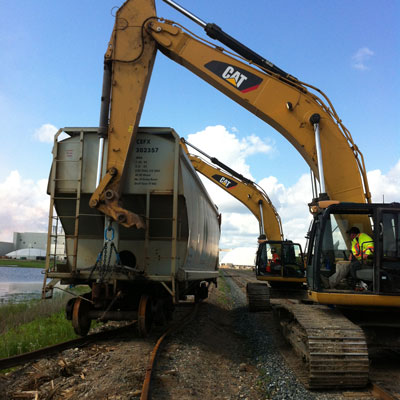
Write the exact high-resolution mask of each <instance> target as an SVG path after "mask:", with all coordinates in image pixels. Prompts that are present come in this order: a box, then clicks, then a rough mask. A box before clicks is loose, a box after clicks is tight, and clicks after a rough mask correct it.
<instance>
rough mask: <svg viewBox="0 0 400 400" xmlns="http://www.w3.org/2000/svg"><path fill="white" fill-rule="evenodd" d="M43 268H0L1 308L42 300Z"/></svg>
mask: <svg viewBox="0 0 400 400" xmlns="http://www.w3.org/2000/svg"><path fill="white" fill-rule="evenodd" d="M42 272H43V270H42V269H41V268H18V267H15V266H12V265H10V266H0V306H1V305H2V304H6V303H9V302H13V303H20V302H24V301H28V300H31V299H40V297H41V291H42V285H43V274H42Z"/></svg>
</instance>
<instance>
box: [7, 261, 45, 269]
mask: <svg viewBox="0 0 400 400" xmlns="http://www.w3.org/2000/svg"><path fill="white" fill-rule="evenodd" d="M45 263H46V261H45V260H14V259H1V260H0V267H2V266H10V265H12V266H13V267H20V268H42V269H44V266H45Z"/></svg>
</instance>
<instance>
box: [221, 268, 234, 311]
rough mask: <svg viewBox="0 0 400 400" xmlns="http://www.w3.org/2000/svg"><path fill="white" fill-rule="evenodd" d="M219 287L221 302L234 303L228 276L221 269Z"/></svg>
mask: <svg viewBox="0 0 400 400" xmlns="http://www.w3.org/2000/svg"><path fill="white" fill-rule="evenodd" d="M218 289H219V293H220V295H219V296H218V301H219V302H221V303H222V304H226V305H230V304H231V303H232V299H231V296H230V294H231V288H230V286H229V285H228V284H227V283H226V278H225V276H224V274H223V272H222V271H219V277H218Z"/></svg>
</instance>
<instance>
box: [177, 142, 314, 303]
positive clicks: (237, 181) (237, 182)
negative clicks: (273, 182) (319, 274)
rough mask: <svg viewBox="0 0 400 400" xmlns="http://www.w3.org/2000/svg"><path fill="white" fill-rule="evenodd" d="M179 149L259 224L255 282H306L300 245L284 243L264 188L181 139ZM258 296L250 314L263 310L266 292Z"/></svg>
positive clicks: (295, 284)
mask: <svg viewBox="0 0 400 400" xmlns="http://www.w3.org/2000/svg"><path fill="white" fill-rule="evenodd" d="M188 146H189V147H192V148H193V149H195V150H196V151H197V152H199V153H200V154H201V155H202V156H204V157H205V158H207V159H208V160H209V162H207V161H205V160H204V159H203V158H201V157H199V156H198V155H195V154H193V153H191V152H190V151H189V149H188ZM181 147H182V148H183V150H184V151H185V153H186V154H187V156H188V158H189V160H190V161H191V163H192V165H193V167H194V169H195V170H196V171H197V172H199V173H201V174H202V175H203V176H205V177H206V178H208V179H209V180H210V181H211V182H213V183H215V184H216V185H217V186H219V187H220V188H221V189H223V190H224V191H225V192H227V193H229V194H230V195H231V196H233V197H235V198H236V199H237V200H239V201H240V202H241V203H242V204H244V205H245V206H246V207H247V208H248V209H249V210H250V211H251V212H252V214H253V215H254V216H255V217H256V219H257V221H258V222H259V232H260V236H259V237H260V238H261V237H265V239H263V240H260V241H259V242H260V243H259V247H258V251H257V257H256V277H257V280H259V281H266V282H269V285H270V286H275V287H280V288H285V289H291V288H293V287H302V286H303V283H305V281H306V279H305V264H304V257H303V252H302V249H301V245H300V244H299V243H293V242H292V241H291V240H284V235H283V231H282V222H281V218H280V216H279V214H278V212H277V211H276V209H275V207H274V205H273V204H272V202H271V200H270V198H269V197H268V195H267V193H266V192H265V191H264V189H263V188H261V187H260V186H259V185H257V184H256V183H255V182H253V181H251V180H250V179H248V178H246V177H244V176H243V175H242V174H239V173H238V172H236V171H234V170H233V169H232V168H230V167H229V166H228V165H226V164H224V163H222V162H221V161H219V160H218V159H217V158H215V157H211V156H209V155H208V154H206V153H205V152H204V151H202V150H201V149H199V148H198V147H196V146H194V145H193V144H190V143H189V142H188V141H187V140H186V139H184V138H181ZM212 164H214V165H212ZM249 285H250V286H249V287H253V290H256V291H257V290H258V291H260V290H261V292H263V290H262V289H264V287H262V288H261V289H260V288H259V286H258V285H254V284H249ZM262 295H263V298H262V299H261V300H260V299H259V298H258V299H257V301H256V302H255V303H254V304H253V302H252V301H251V299H250V302H251V304H250V308H251V309H254V311H256V310H257V307H260V308H261V309H263V307H264V304H265V302H268V299H269V292H268V291H267V292H266V293H263V294H262Z"/></svg>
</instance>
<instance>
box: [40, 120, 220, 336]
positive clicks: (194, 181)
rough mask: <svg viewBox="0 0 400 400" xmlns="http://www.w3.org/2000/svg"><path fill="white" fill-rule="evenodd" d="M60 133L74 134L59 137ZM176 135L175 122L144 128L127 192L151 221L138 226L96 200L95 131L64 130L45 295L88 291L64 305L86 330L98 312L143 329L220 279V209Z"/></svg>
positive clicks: (53, 179) (54, 173)
mask: <svg viewBox="0 0 400 400" xmlns="http://www.w3.org/2000/svg"><path fill="white" fill-rule="evenodd" d="M62 133H63V134H64V135H65V134H66V136H67V138H66V139H63V140H60V138H61V137H62V136H61V134H62ZM179 141H180V138H179V136H178V135H177V134H176V132H175V131H174V130H172V129H170V128H139V131H138V134H137V137H136V139H135V143H134V146H133V149H132V151H131V152H130V153H129V157H128V160H127V167H126V170H125V176H124V183H123V189H122V193H121V200H122V203H123V207H124V208H125V209H128V210H130V211H132V212H134V213H136V214H138V215H140V216H141V218H142V220H143V221H144V223H145V228H143V229H137V228H136V227H132V228H126V227H123V226H122V225H118V224H117V223H116V222H111V221H110V220H109V219H108V217H107V218H106V217H105V216H104V215H103V214H102V213H100V212H99V211H97V210H96V209H93V208H91V207H89V199H90V197H91V195H92V193H93V192H94V190H95V189H96V179H97V178H96V175H97V172H96V171H97V168H98V148H99V138H98V134H97V128H65V129H62V130H60V131H59V132H58V133H57V135H56V138H55V142H54V148H53V163H52V168H51V172H50V178H49V184H48V193H49V194H50V196H51V205H50V214H49V232H48V255H47V259H46V270H45V281H44V286H43V297H51V295H52V292H53V288H54V285H55V283H56V282H57V281H59V282H60V283H61V284H64V285H88V286H89V287H90V288H91V292H90V293H88V294H85V295H84V296H78V297H75V298H73V299H71V300H70V301H69V303H68V305H67V310H66V313H67V318H69V319H71V320H72V324H73V326H74V329H75V331H76V332H77V333H78V334H80V335H85V334H86V333H87V332H88V330H89V328H90V323H91V320H92V319H101V320H130V319H136V318H138V321H139V330H140V331H141V333H142V334H144V335H145V334H147V332H148V330H149V329H150V327H151V325H152V323H153V322H154V321H158V322H162V321H165V318H167V317H168V316H170V314H171V310H172V308H173V305H174V304H176V303H177V302H179V301H180V300H184V299H186V296H187V295H194V296H195V299H201V298H205V297H207V292H208V286H209V284H210V283H211V282H216V278H217V276H218V252H219V251H218V245H219V236H220V216H219V213H218V210H217V208H216V206H215V205H214V203H213V202H212V200H211V199H210V197H209V195H208V193H207V191H206V189H205V188H204V186H203V184H202V182H201V181H200V179H199V177H198V176H197V173H196V172H195V170H194V168H193V167H192V164H191V162H190V160H189V159H188V158H187V155H186V154H185V153H184V152H183V151H182V149H181V146H180V145H179ZM104 154H107V140H105V151H104ZM100 164H101V163H99V165H100ZM104 165H105V162H103V173H104V172H105V171H104V169H105V167H104ZM58 224H60V225H61V227H62V229H61V228H60V226H57V225H58ZM60 231H62V232H63V238H62V237H60V234H59V232H60ZM62 239H65V254H66V258H65V260H64V261H62V262H60V260H59V258H60V257H59V255H57V254H55V253H54V249H58V248H59V247H60V246H59V245H58V244H57V242H58V243H60V241H61V240H62ZM51 249H53V254H51V252H52V251H51ZM49 279H50V280H51V281H50V282H49Z"/></svg>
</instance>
